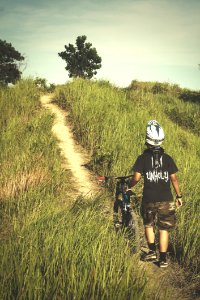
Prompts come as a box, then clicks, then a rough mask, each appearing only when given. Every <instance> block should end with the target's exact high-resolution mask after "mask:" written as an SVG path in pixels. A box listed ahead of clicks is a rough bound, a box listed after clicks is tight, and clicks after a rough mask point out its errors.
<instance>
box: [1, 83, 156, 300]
mask: <svg viewBox="0 0 200 300" xmlns="http://www.w3.org/2000/svg"><path fill="white" fill-rule="evenodd" d="M77 91H78V92H80V93H81V92H82V91H81V89H79V90H77ZM72 95H74V96H75V97H76V95H75V94H74V91H73V94H72ZM39 96H40V95H39V92H38V90H37V89H36V87H35V85H34V84H33V82H32V81H31V80H26V81H21V82H19V83H18V84H17V85H16V86H15V87H14V88H8V89H0V110H1V112H2V114H1V119H0V125H1V131H0V147H1V151H0V164H1V175H0V176H1V180H0V228H1V232H0V262H1V263H0V299H110V295H112V299H120V300H121V299H137V300H138V299H160V297H159V290H158V289H157V288H154V290H147V288H146V283H147V279H146V277H145V274H144V273H143V271H142V269H141V268H139V267H138V264H139V262H138V260H137V257H135V256H133V254H132V253H131V252H130V249H129V247H128V246H127V243H126V241H125V240H124V238H123V237H122V236H120V235H118V236H116V234H115V232H114V231H113V226H112V224H111V223H110V221H109V219H108V217H107V215H106V213H104V208H103V205H104V201H105V199H104V198H105V197H104V196H102V197H101V198H96V199H91V201H88V202H87V201H86V200H84V199H81V198H80V199H74V196H73V192H74V187H73V183H72V182H71V177H72V174H71V173H70V172H69V171H66V170H63V168H62V166H61V164H62V158H61V156H60V151H59V150H58V147H57V143H56V140H55V138H54V137H53V136H52V134H51V127H52V123H53V116H51V115H50V114H49V113H48V112H46V111H44V109H41V106H40V102H39ZM71 99H73V97H71ZM95 124H96V122H95ZM87 145H88V146H89V143H88V144H87ZM100 211H101V214H100ZM122 249H123V250H122Z"/></svg>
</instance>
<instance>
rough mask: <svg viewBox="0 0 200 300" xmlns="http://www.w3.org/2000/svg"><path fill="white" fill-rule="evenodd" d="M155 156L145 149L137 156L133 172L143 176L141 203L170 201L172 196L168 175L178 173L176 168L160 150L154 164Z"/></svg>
mask: <svg viewBox="0 0 200 300" xmlns="http://www.w3.org/2000/svg"><path fill="white" fill-rule="evenodd" d="M155 159H156V158H155V154H153V151H152V150H151V149H147V150H145V151H144V152H143V154H142V155H140V156H138V158H137V160H136V162H135V164H134V166H133V171H134V172H138V173H140V174H142V175H143V176H144V189H143V201H145V202H160V201H172V200H173V195H172V192H171V188H170V175H171V174H174V173H176V172H177V171H178V168H177V166H176V164H175V162H174V161H173V159H172V158H171V156H169V155H168V154H166V153H164V150H163V149H162V148H160V152H159V155H158V156H157V159H156V160H157V163H155Z"/></svg>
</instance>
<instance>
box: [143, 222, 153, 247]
mask: <svg viewBox="0 0 200 300" xmlns="http://www.w3.org/2000/svg"><path fill="white" fill-rule="evenodd" d="M145 236H146V240H147V243H148V244H154V243H155V233H154V230H153V226H151V227H150V226H149V227H145Z"/></svg>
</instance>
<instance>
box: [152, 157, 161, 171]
mask: <svg viewBox="0 0 200 300" xmlns="http://www.w3.org/2000/svg"><path fill="white" fill-rule="evenodd" d="M151 164H152V168H153V167H154V158H153V156H152V157H151ZM162 164H163V158H162V156H161V157H160V162H159V164H158V166H157V168H158V167H161V168H162Z"/></svg>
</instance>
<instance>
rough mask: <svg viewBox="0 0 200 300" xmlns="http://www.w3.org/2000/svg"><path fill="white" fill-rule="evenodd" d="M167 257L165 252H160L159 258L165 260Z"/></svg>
mask: <svg viewBox="0 0 200 300" xmlns="http://www.w3.org/2000/svg"><path fill="white" fill-rule="evenodd" d="M166 258H167V252H160V260H162V261H166Z"/></svg>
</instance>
